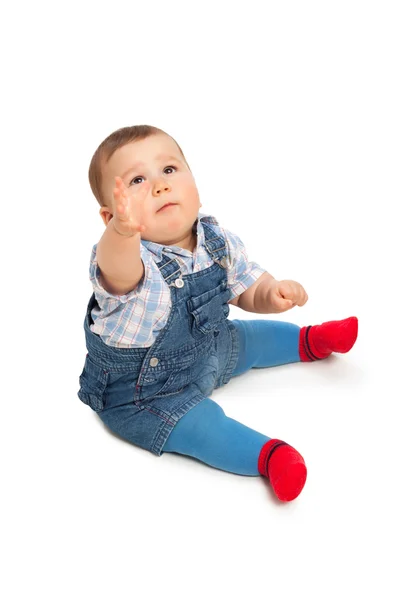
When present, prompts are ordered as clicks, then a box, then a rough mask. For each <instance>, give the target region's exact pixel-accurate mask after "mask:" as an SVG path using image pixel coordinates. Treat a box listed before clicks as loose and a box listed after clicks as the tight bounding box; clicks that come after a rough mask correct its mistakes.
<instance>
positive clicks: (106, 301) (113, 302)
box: [89, 244, 151, 316]
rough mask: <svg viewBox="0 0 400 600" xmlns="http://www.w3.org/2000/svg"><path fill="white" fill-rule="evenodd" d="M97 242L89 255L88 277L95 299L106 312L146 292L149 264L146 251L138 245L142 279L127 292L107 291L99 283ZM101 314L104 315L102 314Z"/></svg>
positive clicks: (149, 278)
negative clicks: (142, 265)
mask: <svg viewBox="0 0 400 600" xmlns="http://www.w3.org/2000/svg"><path fill="white" fill-rule="evenodd" d="M96 250H97V244H95V245H94V246H93V249H92V254H91V257H90V266H89V278H90V281H91V283H92V286H93V292H94V295H95V297H96V300H97V302H98V304H99V306H100V307H101V308H102V309H105V307H106V306H107V311H106V312H112V311H114V310H115V309H116V308H117V307H118V306H119V305H120V304H125V303H126V302H130V301H134V300H135V299H136V298H137V297H138V296H141V295H143V294H145V293H146V290H148V288H149V287H150V281H151V265H150V260H149V256H148V253H147V252H146V250H145V248H143V246H142V245H141V246H140V257H141V259H142V261H143V263H144V274H143V276H142V279H141V280H140V281H139V283H138V284H137V286H136V288H135V289H134V290H132V291H130V292H128V293H127V294H112V293H111V292H109V291H107V290H106V289H105V288H104V287H103V285H102V283H101V272H100V267H99V265H98V264H97V253H96ZM103 316H105V315H104V314H103Z"/></svg>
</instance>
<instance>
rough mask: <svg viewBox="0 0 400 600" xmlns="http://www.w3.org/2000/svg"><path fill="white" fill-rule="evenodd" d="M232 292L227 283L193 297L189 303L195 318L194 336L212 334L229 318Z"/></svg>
mask: <svg viewBox="0 0 400 600" xmlns="http://www.w3.org/2000/svg"><path fill="white" fill-rule="evenodd" d="M230 295H231V294H230V291H229V290H228V289H227V288H226V283H221V284H220V285H219V286H217V287H216V288H214V289H213V290H209V291H208V292H205V293H204V294H201V295H200V296H193V297H192V298H190V299H189V300H188V301H187V304H188V309H189V311H190V313H191V314H192V316H193V324H192V334H193V335H195V336H196V334H197V337H198V336H199V334H207V333H211V332H212V331H214V330H215V329H217V327H218V325H219V323H221V322H222V321H224V320H225V319H227V318H228V315H229V305H228V301H229V299H230Z"/></svg>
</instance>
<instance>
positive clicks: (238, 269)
mask: <svg viewBox="0 0 400 600" xmlns="http://www.w3.org/2000/svg"><path fill="white" fill-rule="evenodd" d="M203 221H204V222H206V223H209V224H211V225H212V227H213V229H214V230H215V231H216V233H217V234H218V235H221V236H222V237H223V238H224V239H225V241H226V244H227V248H228V259H229V265H228V268H227V279H228V288H229V290H230V292H231V299H232V298H235V297H236V296H239V295H240V294H242V293H243V292H244V291H245V290H246V289H248V288H249V287H250V286H251V285H252V284H253V283H254V282H255V281H256V280H257V279H258V278H259V277H260V276H261V275H262V273H264V272H265V269H263V268H261V267H260V266H259V265H258V264H257V263H255V262H249V260H248V258H247V253H246V249H245V247H244V245H243V242H242V241H241V240H240V238H239V237H238V236H237V235H235V234H234V233H231V232H230V231H228V230H226V229H223V228H222V227H221V226H220V225H219V223H218V221H217V220H216V219H215V218H214V217H212V216H211V215H203V214H201V213H199V218H198V219H197V221H196V223H195V225H194V227H195V228H196V226H197V248H196V250H195V252H194V253H193V254H192V252H190V251H189V250H185V249H183V248H179V247H178V246H163V245H162V244H157V243H155V242H149V241H145V240H142V241H141V245H140V254H141V259H142V261H143V264H144V266H145V273H144V277H143V278H142V280H141V281H140V282H139V284H138V286H137V287H136V288H135V289H134V290H133V291H131V292H129V293H128V294H124V295H122V296H117V295H114V294H110V293H109V292H107V291H106V290H105V289H104V288H103V286H102V284H101V277H100V269H99V267H98V264H97V258H96V248H97V244H95V245H94V246H93V250H92V255H91V257H90V269H89V274H90V280H91V282H92V285H93V290H94V294H95V297H96V300H97V302H98V305H99V307H98V308H95V309H93V310H92V318H93V321H94V323H93V325H91V327H90V328H91V330H92V331H93V332H94V333H97V334H98V335H99V336H100V337H101V338H102V340H103V341H104V342H105V343H106V344H108V345H110V346H115V347H118V348H132V347H136V348H147V347H149V346H151V345H152V344H153V343H154V341H155V339H156V337H157V335H158V333H159V332H160V331H161V330H162V329H163V327H164V326H165V325H166V323H167V320H168V316H169V314H170V310H171V296H170V290H169V287H168V285H167V284H166V283H165V281H164V279H163V277H162V275H161V273H160V271H159V269H158V267H157V263H158V262H160V261H161V259H162V252H164V253H165V254H167V255H168V256H171V258H176V259H177V260H178V262H179V264H180V266H181V272H182V275H186V274H190V273H193V272H197V271H201V270H202V269H206V268H208V267H210V266H211V265H212V264H213V260H212V258H211V257H210V255H209V254H208V252H207V250H206V248H205V246H204V230H203V226H202V222H203Z"/></svg>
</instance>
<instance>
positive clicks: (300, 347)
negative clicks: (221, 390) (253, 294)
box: [232, 317, 358, 377]
mask: <svg viewBox="0 0 400 600" xmlns="http://www.w3.org/2000/svg"><path fill="white" fill-rule="evenodd" d="M232 323H233V325H234V326H235V327H236V329H237V331H238V333H239V358H238V362H237V365H236V368H235V371H234V372H233V375H232V376H233V377H234V376H236V375H241V374H242V373H245V372H246V371H248V370H249V369H252V368H262V367H275V366H277V365H283V364H287V363H293V362H300V361H304V362H310V361H315V360H321V359H323V358H326V357H327V356H329V355H330V354H332V352H341V353H344V352H348V351H349V350H350V349H351V348H352V347H353V345H354V343H355V341H356V339H357V333H358V320H357V318H356V317H350V318H348V319H344V320H342V321H329V322H327V323H322V325H314V326H312V327H311V326H309V327H301V328H300V327H299V326H298V325H295V324H293V323H286V322H284V321H270V320H268V319H257V320H254V319H250V320H247V321H245V320H238V319H235V320H233V321H232Z"/></svg>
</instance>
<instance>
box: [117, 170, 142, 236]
mask: <svg viewBox="0 0 400 600" xmlns="http://www.w3.org/2000/svg"><path fill="white" fill-rule="evenodd" d="M149 188H150V185H149V184H148V183H147V182H145V183H143V184H142V185H141V186H140V187H138V191H136V190H135V191H134V188H132V189H129V188H127V187H126V185H125V183H124V182H123V181H122V179H121V177H116V178H115V188H114V190H113V218H112V221H113V225H114V228H115V229H116V231H117V232H118V233H119V234H121V235H126V236H132V235H135V234H136V233H142V232H143V231H145V229H146V227H145V225H143V216H144V212H145V206H144V202H145V198H146V196H147V192H148V191H149Z"/></svg>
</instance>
